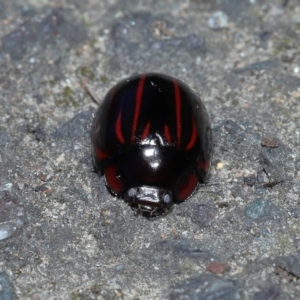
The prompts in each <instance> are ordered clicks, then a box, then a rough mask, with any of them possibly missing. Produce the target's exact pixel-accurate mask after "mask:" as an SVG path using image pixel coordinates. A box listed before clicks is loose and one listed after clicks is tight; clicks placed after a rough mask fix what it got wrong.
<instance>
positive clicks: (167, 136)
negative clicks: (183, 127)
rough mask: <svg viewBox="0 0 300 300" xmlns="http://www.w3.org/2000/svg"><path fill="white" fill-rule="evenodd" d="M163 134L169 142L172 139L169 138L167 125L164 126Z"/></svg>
mask: <svg viewBox="0 0 300 300" xmlns="http://www.w3.org/2000/svg"><path fill="white" fill-rule="evenodd" d="M164 134H165V137H166V140H167V142H168V143H171V142H172V139H171V135H170V130H169V127H168V126H167V125H165V126H164Z"/></svg>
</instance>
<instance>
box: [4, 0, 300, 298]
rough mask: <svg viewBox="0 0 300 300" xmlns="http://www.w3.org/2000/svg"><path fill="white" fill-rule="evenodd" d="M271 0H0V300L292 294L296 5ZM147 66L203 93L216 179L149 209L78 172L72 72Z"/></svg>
mask: <svg viewBox="0 0 300 300" xmlns="http://www.w3.org/2000/svg"><path fill="white" fill-rule="evenodd" d="M283 2H287V1H280V0H277V1H267V0H256V1H255V0H253V1H250V0H249V1H246V0H243V1H239V0H220V1H217V0H212V1H204V0H203V1H202V0H193V1H192V0H190V1H179V0H166V1H156V0H148V1H146V0H140V1H138V0H126V1H121V0H119V1H113V0H106V1H96V0H88V1H80V0H74V1H71V0H61V1H55V2H54V1H49V0H45V1H37V0H27V1H22V0H14V1H5V0H0V38H1V45H0V47H1V48H0V70H1V73H0V239H1V241H0V271H1V273H0V283H1V290H0V298H1V299H16V298H20V299H136V300H137V299H214V300H216V299H229V300H233V299H251V300H265V299H276V300H278V299H300V290H299V277H300V256H299V253H300V252H299V251H300V235H299V218H300V209H299V191H300V182H299V179H300V158H299V157H300V155H299V152H300V148H299V146H300V51H299V49H300V42H299V41H300V38H299V37H300V3H299V1H297V0H290V1H289V2H287V3H283ZM217 11H221V12H222V13H221V14H214V13H215V12H217ZM226 16H227V17H226ZM218 18H221V19H218ZM209 19H210V20H211V21H210V22H208V20H209ZM150 71H154V72H163V73H167V74H169V75H173V76H176V77H178V78H180V79H181V80H183V81H185V82H187V83H188V84H190V85H191V86H192V87H193V88H195V89H196V90H197V91H198V93H199V94H200V96H201V98H202V99H203V101H204V102H205V104H206V106H207V109H208V111H209V114H210V116H211V121H212V127H213V142H214V158H213V164H212V170H211V176H210V182H211V183H215V182H218V183H219V185H208V186H204V187H200V188H199V189H198V191H197V193H195V195H193V197H191V198H190V199H189V200H188V201H186V202H185V203H182V204H181V205H177V206H175V207H174V209H173V210H172V211H171V212H169V213H168V214H166V215H165V216H163V217H161V218H155V219H151V220H149V219H147V218H145V217H142V216H135V215H134V214H133V212H132V211H131V209H130V207H128V206H127V205H126V204H125V203H124V202H123V201H121V200H118V199H116V198H114V197H113V196H111V195H110V194H109V193H108V191H107V190H106V188H105V186H104V180H103V178H100V179H99V178H98V177H97V175H96V174H95V173H94V172H93V166H92V162H91V151H90V127H91V122H92V117H93V112H94V111H95V109H96V107H97V106H96V105H95V104H94V103H93V102H92V101H91V99H90V97H89V96H88V95H87V93H86V92H85V90H84V89H83V86H82V80H83V79H84V80H85V81H86V82H87V83H88V84H89V86H90V87H91V88H92V89H93V90H94V91H95V92H96V93H97V95H98V97H99V98H100V99H101V98H103V97H104V95H105V93H106V92H107V91H108V89H109V88H110V87H111V86H112V85H113V84H115V83H116V82H117V81H118V80H119V79H121V78H124V77H126V76H129V75H131V74H134V73H139V72H150ZM213 261H214V263H213Z"/></svg>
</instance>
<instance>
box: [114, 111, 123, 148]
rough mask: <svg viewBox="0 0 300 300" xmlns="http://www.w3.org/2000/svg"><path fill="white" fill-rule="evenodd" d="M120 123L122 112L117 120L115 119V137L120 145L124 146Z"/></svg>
mask: <svg viewBox="0 0 300 300" xmlns="http://www.w3.org/2000/svg"><path fill="white" fill-rule="evenodd" d="M121 121H122V111H120V113H119V115H118V118H117V122H116V128H115V129H116V136H117V138H118V140H119V142H120V143H122V144H124V143H125V140H124V137H123V134H122V125H121Z"/></svg>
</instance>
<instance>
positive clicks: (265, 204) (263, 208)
mask: <svg viewBox="0 0 300 300" xmlns="http://www.w3.org/2000/svg"><path fill="white" fill-rule="evenodd" d="M271 206H272V203H271V202H270V201H269V200H266V199H262V198H258V199H255V200H254V201H252V202H251V203H249V204H248V205H247V206H246V209H245V214H246V216H247V217H249V218H251V219H253V220H257V219H261V218H262V217H264V216H266V215H268V214H269V211H270V208H271Z"/></svg>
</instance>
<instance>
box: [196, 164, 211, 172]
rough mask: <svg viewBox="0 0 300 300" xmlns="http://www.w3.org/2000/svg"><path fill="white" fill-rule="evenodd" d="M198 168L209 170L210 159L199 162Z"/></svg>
mask: <svg viewBox="0 0 300 300" xmlns="http://www.w3.org/2000/svg"><path fill="white" fill-rule="evenodd" d="M198 168H199V169H201V170H203V171H205V172H207V171H208V169H209V161H200V162H199V163H198Z"/></svg>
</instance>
